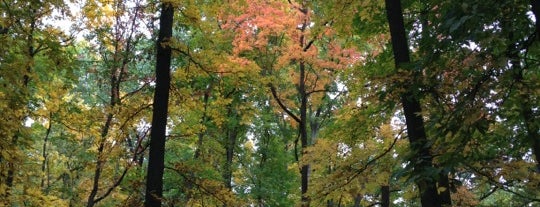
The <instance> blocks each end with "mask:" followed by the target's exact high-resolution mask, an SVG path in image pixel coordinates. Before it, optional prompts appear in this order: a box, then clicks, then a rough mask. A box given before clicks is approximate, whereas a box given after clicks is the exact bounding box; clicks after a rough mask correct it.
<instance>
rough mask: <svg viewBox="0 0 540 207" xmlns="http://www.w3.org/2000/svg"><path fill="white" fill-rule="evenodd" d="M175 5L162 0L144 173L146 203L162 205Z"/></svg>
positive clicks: (146, 204)
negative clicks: (147, 153)
mask: <svg viewBox="0 0 540 207" xmlns="http://www.w3.org/2000/svg"><path fill="white" fill-rule="evenodd" d="M173 16H174V7H173V5H172V4H171V3H166V2H162V5H161V15H160V21H159V25H160V27H159V36H158V39H157V43H156V47H157V58H156V89H155V92H154V103H153V113H152V129H151V131H150V152H149V156H148V172H147V176H146V196H145V202H144V205H145V206H148V207H150V206H152V207H154V206H161V198H162V196H163V170H164V169H165V163H164V157H165V140H166V136H165V135H166V128H167V113H168V112H167V111H168V105H169V88H170V82H171V78H170V67H171V48H170V46H169V45H168V44H169V41H171V38H172V24H173Z"/></svg>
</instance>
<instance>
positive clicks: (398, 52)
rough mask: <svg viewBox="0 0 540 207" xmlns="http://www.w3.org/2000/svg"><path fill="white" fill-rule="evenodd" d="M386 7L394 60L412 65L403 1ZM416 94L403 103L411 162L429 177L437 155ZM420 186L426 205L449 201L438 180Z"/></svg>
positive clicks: (388, 1) (391, 0)
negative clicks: (433, 152)
mask: <svg viewBox="0 0 540 207" xmlns="http://www.w3.org/2000/svg"><path fill="white" fill-rule="evenodd" d="M385 4H386V14H387V18H388V22H389V26H390V34H391V38H392V49H393V52H394V61H395V65H396V67H400V66H402V64H404V63H409V62H410V57H409V49H408V44H407V38H406V31H405V26H404V22H403V11H402V8H401V2H400V1H399V0H385ZM413 91H414V88H407V89H406V92H405V93H403V94H402V95H401V103H402V105H403V112H404V114H405V122H406V126H407V134H408V138H409V142H410V149H411V151H412V152H413V153H414V154H415V157H414V158H412V160H411V163H412V164H414V166H413V173H414V174H425V173H424V172H425V171H426V170H428V169H429V168H433V164H432V159H433V156H432V155H431V152H430V148H429V145H428V141H427V138H426V132H425V129H424V120H423V118H422V117H421V115H420V114H421V112H422V109H421V107H420V101H419V100H418V98H417V97H416V96H415V95H414V93H413ZM416 184H417V185H418V188H419V190H420V200H421V203H422V206H424V207H432V206H434V207H438V206H441V205H442V202H441V200H446V199H443V198H441V197H440V195H439V193H438V191H437V179H435V178H429V177H427V178H426V177H421V178H419V179H417V180H416ZM448 200H449V199H448Z"/></svg>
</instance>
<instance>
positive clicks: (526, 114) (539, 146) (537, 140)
mask: <svg viewBox="0 0 540 207" xmlns="http://www.w3.org/2000/svg"><path fill="white" fill-rule="evenodd" d="M531 7H532V12H533V14H534V17H535V19H536V22H535V28H536V39H537V40H540V19H539V18H540V0H531ZM521 75H523V74H521ZM530 101H531V100H530V98H527V100H526V102H524V104H525V105H529V106H524V108H523V109H524V111H523V118H524V120H525V125H526V127H527V136H528V139H529V140H530V141H531V145H532V150H533V153H534V157H535V159H536V172H538V173H540V136H539V134H538V131H539V128H538V124H535V123H534V121H535V120H536V118H535V116H534V115H533V113H532V108H531V107H530V106H531V103H529V102H530ZM532 106H534V104H532Z"/></svg>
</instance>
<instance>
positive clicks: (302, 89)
mask: <svg viewBox="0 0 540 207" xmlns="http://www.w3.org/2000/svg"><path fill="white" fill-rule="evenodd" d="M302 37H303V36H302ZM305 74H306V68H305V65H304V63H300V83H299V86H298V93H299V94H300V123H299V126H298V128H299V129H298V130H299V132H300V142H301V148H302V154H304V150H305V149H306V148H307V147H308V146H309V140H308V133H307V94H306V80H305ZM309 171H310V165H309V164H303V165H302V168H301V171H300V174H301V180H302V181H301V189H302V207H309V201H310V200H309V197H308V195H307V191H308V184H309Z"/></svg>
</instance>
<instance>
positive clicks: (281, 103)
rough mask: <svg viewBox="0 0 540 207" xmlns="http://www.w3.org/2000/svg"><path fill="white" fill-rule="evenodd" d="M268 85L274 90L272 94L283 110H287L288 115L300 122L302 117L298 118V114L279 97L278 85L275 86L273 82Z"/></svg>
mask: <svg viewBox="0 0 540 207" xmlns="http://www.w3.org/2000/svg"><path fill="white" fill-rule="evenodd" d="M268 86H269V87H270V91H272V96H273V97H274V99H275V100H276V102H277V103H278V104H279V106H280V107H281V109H283V111H285V113H287V115H289V116H290V117H292V118H293V119H294V120H295V121H296V122H298V123H300V121H301V120H300V118H298V116H296V115H295V114H293V112H292V111H290V110H289V108H288V107H287V106H285V104H284V103H283V102H282V101H281V99H279V96H278V95H277V92H276V87H274V85H272V84H271V83H270V84H268Z"/></svg>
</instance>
